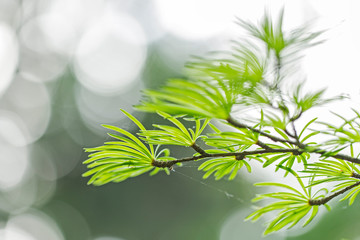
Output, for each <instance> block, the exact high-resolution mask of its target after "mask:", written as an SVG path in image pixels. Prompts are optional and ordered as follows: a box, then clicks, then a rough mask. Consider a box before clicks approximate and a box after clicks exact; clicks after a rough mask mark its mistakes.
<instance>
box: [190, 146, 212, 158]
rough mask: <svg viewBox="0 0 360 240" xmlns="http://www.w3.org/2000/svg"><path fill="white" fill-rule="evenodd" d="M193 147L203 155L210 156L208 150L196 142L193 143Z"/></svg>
mask: <svg viewBox="0 0 360 240" xmlns="http://www.w3.org/2000/svg"><path fill="white" fill-rule="evenodd" d="M191 147H192V148H193V149H194V150H195V151H197V152H198V153H200V154H201V155H202V156H208V155H209V154H208V153H207V152H205V150H204V149H202V148H201V147H200V146H199V145H197V144H196V143H194V144H193V145H191Z"/></svg>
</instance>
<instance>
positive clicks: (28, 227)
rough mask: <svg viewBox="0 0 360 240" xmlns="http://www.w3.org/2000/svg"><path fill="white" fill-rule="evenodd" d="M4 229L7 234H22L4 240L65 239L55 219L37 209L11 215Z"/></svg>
mask: <svg viewBox="0 0 360 240" xmlns="http://www.w3.org/2000/svg"><path fill="white" fill-rule="evenodd" d="M4 230H5V236H7V235H8V236H13V234H14V233H16V234H17V235H15V236H21V237H18V238H16V239H14V238H10V237H8V238H6V237H5V239H4V240H23V239H26V240H32V239H34V240H35V239H36V240H50V239H51V240H65V239H64V237H63V234H62V232H61V230H60V229H59V228H58V226H57V224H56V223H55V222H54V220H53V219H52V218H50V217H49V216H47V215H46V214H44V213H42V212H39V211H35V210H31V211H29V212H27V213H23V214H19V215H15V216H13V217H11V218H10V219H9V221H8V222H7V224H6V227H5V229H4ZM6 234H7V235H6Z"/></svg>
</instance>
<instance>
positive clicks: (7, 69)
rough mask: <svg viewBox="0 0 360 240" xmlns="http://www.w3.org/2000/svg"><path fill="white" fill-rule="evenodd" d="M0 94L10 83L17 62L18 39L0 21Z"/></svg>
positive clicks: (9, 28)
mask: <svg viewBox="0 0 360 240" xmlns="http://www.w3.org/2000/svg"><path fill="white" fill-rule="evenodd" d="M0 39H1V40H0V66H1V71H0V96H1V95H2V94H3V93H4V92H5V90H6V89H7V88H8V86H9V85H10V83H11V81H12V78H13V76H14V73H15V70H16V68H17V64H18V54H19V53H18V52H19V49H18V41H17V38H16V36H15V33H14V30H13V29H12V28H11V27H10V26H8V25H6V24H4V23H1V22H0Z"/></svg>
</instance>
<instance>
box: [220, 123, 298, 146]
mask: <svg viewBox="0 0 360 240" xmlns="http://www.w3.org/2000/svg"><path fill="white" fill-rule="evenodd" d="M227 122H228V123H230V124H231V125H233V126H234V127H237V128H248V129H250V130H251V131H253V132H256V133H259V134H261V135H263V136H265V137H267V138H269V139H270V140H272V141H274V142H286V143H290V144H293V145H296V142H294V141H291V140H286V139H282V138H279V137H276V136H273V135H271V134H269V133H266V132H263V131H261V130H258V129H256V128H252V127H250V126H247V125H246V124H243V123H239V122H238V121H236V120H235V119H233V118H232V117H229V118H228V119H227Z"/></svg>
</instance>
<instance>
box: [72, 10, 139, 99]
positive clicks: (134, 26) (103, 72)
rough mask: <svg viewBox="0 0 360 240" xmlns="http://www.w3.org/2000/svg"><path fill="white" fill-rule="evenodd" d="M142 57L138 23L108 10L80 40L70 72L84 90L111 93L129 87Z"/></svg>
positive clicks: (128, 16)
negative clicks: (72, 69)
mask: <svg viewBox="0 0 360 240" xmlns="http://www.w3.org/2000/svg"><path fill="white" fill-rule="evenodd" d="M145 57H146V39H145V34H144V32H143V30H142V28H141V26H140V25H139V24H138V22H137V21H136V20H135V19H134V18H132V17H131V16H130V15H127V14H125V13H122V14H118V13H115V12H112V11H110V10H108V11H107V12H105V13H104V15H103V16H102V17H101V18H99V19H98V20H97V21H96V23H95V24H94V25H93V26H91V27H89V28H88V29H87V30H86V32H85V33H84V35H83V37H82V39H81V40H80V42H79V46H78V48H77V50H76V52H75V58H74V71H75V74H76V76H77V78H78V79H79V81H80V82H81V84H82V85H84V86H85V87H86V88H89V89H90V90H92V91H94V92H98V93H103V94H111V93H113V94H114V93H118V92H119V91H124V90H126V88H127V87H128V86H129V85H131V83H132V82H133V81H134V80H135V79H136V77H137V76H138V74H139V72H140V70H141V69H142V67H143V64H144V61H145Z"/></svg>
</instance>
